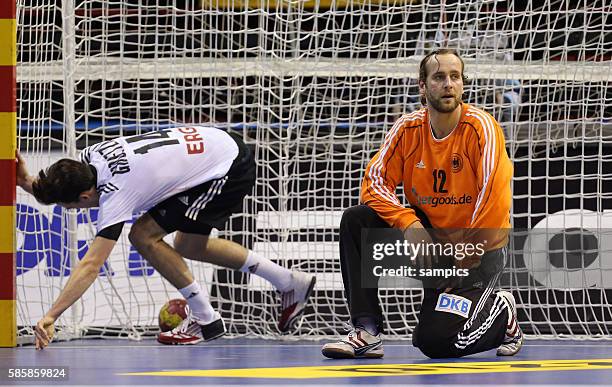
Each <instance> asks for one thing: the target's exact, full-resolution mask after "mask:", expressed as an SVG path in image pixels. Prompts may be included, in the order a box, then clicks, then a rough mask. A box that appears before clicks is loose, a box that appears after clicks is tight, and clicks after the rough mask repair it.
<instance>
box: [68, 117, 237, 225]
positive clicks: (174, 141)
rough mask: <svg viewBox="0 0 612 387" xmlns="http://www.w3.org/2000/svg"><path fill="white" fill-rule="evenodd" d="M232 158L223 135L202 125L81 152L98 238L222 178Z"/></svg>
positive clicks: (121, 140) (232, 151) (234, 149)
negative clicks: (89, 169)
mask: <svg viewBox="0 0 612 387" xmlns="http://www.w3.org/2000/svg"><path fill="white" fill-rule="evenodd" d="M237 155H238V145H237V144H236V142H235V141H234V140H233V139H232V138H231V137H230V136H229V135H228V134H227V133H226V132H224V131H222V130H219V129H216V128H212V127H204V126H188V127H177V128H172V129H164V130H160V131H157V132H149V133H146V134H142V135H137V136H129V137H120V138H116V139H113V140H108V141H104V142H101V143H99V144H95V145H92V146H90V147H87V148H85V149H84V150H83V151H82V152H81V155H80V158H81V161H82V162H85V163H88V164H90V165H92V166H93V167H95V169H96V171H97V174H98V175H97V184H96V190H97V191H98V193H99V194H100V206H99V213H98V225H97V229H98V233H99V232H100V231H101V230H103V229H105V228H106V227H109V226H113V225H116V224H120V223H122V222H125V221H128V220H130V219H131V218H132V214H134V213H139V212H141V211H147V210H149V209H150V208H152V207H153V206H155V205H156V204H157V203H159V202H161V201H163V200H165V199H167V198H169V197H170V196H173V195H175V194H177V193H180V192H183V191H186V190H188V189H189V188H192V187H194V186H196V185H199V184H202V183H205V182H207V181H209V180H213V179H218V178H221V177H223V176H224V175H225V174H226V173H227V171H228V170H229V169H230V167H231V165H232V162H233V160H234V159H235V158H236V156H237Z"/></svg>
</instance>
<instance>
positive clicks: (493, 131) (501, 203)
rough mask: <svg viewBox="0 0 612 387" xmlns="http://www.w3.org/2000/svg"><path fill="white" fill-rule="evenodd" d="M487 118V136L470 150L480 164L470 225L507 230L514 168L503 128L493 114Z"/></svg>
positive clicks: (483, 136)
mask: <svg viewBox="0 0 612 387" xmlns="http://www.w3.org/2000/svg"><path fill="white" fill-rule="evenodd" d="M486 118H488V120H483V121H481V124H482V126H483V135H482V136H480V139H479V140H478V147H474V148H473V149H472V151H471V152H470V153H471V156H470V157H471V158H472V160H474V161H475V163H476V166H477V181H478V196H477V197H476V204H475V206H474V212H473V214H472V219H471V222H470V228H482V229H485V228H486V229H507V228H509V227H510V206H511V204H512V192H511V189H510V182H511V180H512V175H513V168H512V163H511V162H510V159H509V158H508V154H507V153H506V144H505V141H504V134H503V131H502V129H501V128H500V126H499V124H498V123H497V122H496V121H495V120H494V119H493V117H491V116H487V117H486Z"/></svg>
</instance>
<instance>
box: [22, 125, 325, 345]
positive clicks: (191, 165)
mask: <svg viewBox="0 0 612 387" xmlns="http://www.w3.org/2000/svg"><path fill="white" fill-rule="evenodd" d="M17 163H18V164H17V184H18V185H19V186H20V187H22V188H23V189H24V190H25V191H27V192H29V193H31V194H33V195H34V196H35V197H36V199H37V200H38V201H39V202H41V203H44V204H51V203H57V204H59V205H61V206H63V207H64V208H90V207H99V208H100V210H99V213H98V214H99V215H98V224H97V235H96V237H95V239H94V240H93V242H92V243H91V244H90V246H89V249H88V250H87V253H86V254H85V257H84V258H83V259H82V260H81V261H80V263H79V264H78V265H77V267H76V268H75V269H74V271H73V272H72V274H71V276H70V278H69V279H68V282H67V283H66V286H65V287H64V289H63V290H62V292H61V293H60V295H59V296H58V298H57V299H56V300H55V302H54V304H53V306H52V307H51V309H50V310H49V311H48V312H47V313H46V315H45V316H44V317H43V318H42V319H41V320H40V321H39V322H38V323H37V325H36V328H35V332H36V347H37V348H38V349H42V348H45V347H46V346H47V345H49V343H50V341H51V339H52V337H53V333H54V323H55V321H56V319H57V318H58V317H59V316H60V315H61V314H62V313H63V312H64V311H65V310H66V309H67V308H68V307H70V306H71V305H72V304H73V303H74V302H75V301H77V300H78V299H79V298H80V297H81V296H82V295H83V293H85V291H86V290H87V288H89V286H90V285H91V284H92V283H93V281H94V280H95V279H96V277H97V276H98V273H99V271H100V267H101V266H102V265H103V263H104V262H105V261H106V259H107V258H108V256H109V255H110V253H111V251H112V249H113V247H114V246H115V243H116V242H117V239H118V238H119V235H120V234H121V231H122V228H123V224H124V222H126V221H128V220H130V219H131V218H132V216H133V214H134V213H140V212H142V211H147V212H146V213H145V214H144V215H142V216H141V217H140V218H139V219H138V220H137V221H136V222H135V223H134V224H133V226H132V229H131V231H130V234H129V240H130V242H131V243H132V245H133V246H134V247H135V248H136V249H137V250H138V252H139V253H140V254H141V255H142V256H143V257H144V258H145V259H146V260H147V261H149V262H150V263H151V265H152V266H153V267H154V268H155V269H156V270H157V271H158V272H159V273H160V274H161V275H162V276H163V277H164V278H165V279H167V280H168V281H169V282H170V283H171V284H172V285H174V286H175V287H176V288H177V289H178V290H179V292H180V293H181V294H182V295H183V297H185V299H186V300H187V304H188V305H189V315H188V317H187V318H186V319H185V320H184V321H183V323H182V324H181V325H180V326H179V327H177V328H175V329H174V330H172V331H169V332H164V333H161V334H160V335H159V336H158V341H159V342H160V343H163V344H196V343H199V342H201V341H202V340H205V341H208V340H212V339H215V338H217V337H220V336H222V335H223V334H224V333H225V325H224V323H223V320H222V319H221V316H220V315H219V313H217V312H216V311H215V310H214V309H213V308H212V306H211V304H210V301H209V297H208V293H207V292H206V290H205V289H202V288H201V287H200V285H199V284H198V283H197V282H196V281H195V280H194V278H193V275H192V274H191V272H190V271H189V269H188V267H187V265H186V264H185V261H184V260H183V259H182V257H185V258H189V259H193V260H197V261H203V262H210V263H213V264H216V265H221V266H224V267H228V268H232V269H236V270H240V271H242V272H248V273H251V274H255V275H258V276H261V277H263V278H265V279H266V280H268V281H269V282H270V283H272V285H274V286H275V287H276V289H277V290H278V291H279V292H280V293H281V305H282V310H281V313H280V317H279V321H278V328H279V330H280V331H282V332H285V331H288V330H289V329H290V328H291V327H292V326H293V324H294V323H295V322H296V320H297V319H298V317H299V316H300V315H301V314H302V313H303V311H304V307H305V304H306V302H307V300H308V298H309V296H310V293H311V292H312V289H313V287H314V284H315V276H314V275H311V274H306V273H301V272H298V271H293V272H292V271H290V270H288V269H286V268H283V267H281V266H279V265H277V264H275V263H273V262H271V261H270V260H268V259H266V258H264V257H262V256H260V255H258V254H256V253H254V252H253V251H249V250H247V249H245V248H244V247H242V246H241V245H239V244H237V243H234V242H232V241H229V240H224V239H219V238H209V237H208V236H209V234H210V232H211V230H212V228H222V227H223V226H224V224H225V222H226V220H227V219H228V218H229V216H230V215H231V214H233V213H235V212H237V211H239V210H240V209H241V208H242V199H243V198H244V197H245V195H247V194H248V193H249V192H251V189H252V187H253V184H254V182H255V162H254V159H253V155H252V152H251V151H250V150H249V149H248V148H247V146H246V145H245V144H244V143H243V142H242V141H241V140H240V139H239V138H237V137H236V136H231V135H229V134H228V133H226V132H224V131H221V130H218V129H215V128H210V127H202V126H191V127H177V128H172V129H164V130H160V131H157V132H151V133H147V134H143V135H139V136H130V137H120V138H116V139H114V140H109V141H104V142H101V143H99V144H95V145H92V146H90V147H88V148H86V149H84V150H83V151H82V152H81V155H80V161H76V160H70V159H62V160H59V161H58V162H56V163H54V164H52V165H51V166H50V167H49V168H47V169H46V170H42V171H40V172H39V174H38V176H37V177H32V176H30V175H29V174H28V171H27V168H26V166H25V163H24V161H23V158H22V157H21V155H19V154H17ZM174 231H176V236H175V239H174V247H171V246H170V245H168V244H167V243H166V242H164V240H163V238H164V236H166V235H167V234H169V233H172V232H174Z"/></svg>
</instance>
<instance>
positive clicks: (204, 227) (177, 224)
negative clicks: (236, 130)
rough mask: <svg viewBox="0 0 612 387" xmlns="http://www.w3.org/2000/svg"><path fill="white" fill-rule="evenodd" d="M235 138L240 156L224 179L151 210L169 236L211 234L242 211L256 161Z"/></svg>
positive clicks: (190, 191)
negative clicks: (174, 234)
mask: <svg viewBox="0 0 612 387" xmlns="http://www.w3.org/2000/svg"><path fill="white" fill-rule="evenodd" d="M231 136H232V138H233V139H234V141H236V144H238V156H236V158H235V159H234V162H233V163H232V166H231V167H230V169H229V171H228V172H227V174H226V175H225V176H224V177H222V178H220V179H215V180H211V181H207V182H206V183H203V184H200V185H198V186H195V187H193V188H190V189H188V190H187V191H184V192H181V193H178V194H176V195H174V196H171V197H169V198H168V199H166V200H164V201H163V202H161V203H159V204H157V205H156V206H155V207H153V208H151V209H150V210H149V211H148V213H149V214H150V215H151V217H153V219H155V221H156V222H157V224H159V225H160V226H161V227H162V228H163V229H164V230H165V231H166V232H167V233H168V234H170V233H172V232H174V231H177V230H178V231H182V232H185V233H190V234H200V235H209V234H210V231H211V230H212V229H213V228H216V229H223V227H224V225H225V223H226V222H227V219H228V218H229V217H230V216H231V215H232V214H235V213H237V212H240V211H241V210H242V199H243V198H244V197H245V196H246V195H247V194H249V193H251V190H252V189H253V185H254V184H255V160H254V158H253V152H252V151H251V149H249V148H248V147H247V146H246V145H245V144H244V143H243V142H242V140H241V139H240V138H239V137H238V136H236V135H233V134H232V135H231Z"/></svg>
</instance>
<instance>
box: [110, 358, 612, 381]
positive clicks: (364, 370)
mask: <svg viewBox="0 0 612 387" xmlns="http://www.w3.org/2000/svg"><path fill="white" fill-rule="evenodd" d="M604 369H612V359H582V360H525V361H496V362H495V361H494V362H455V363H411V364H367V365H362V366H360V365H343V366H309V367H283V368H237V369H216V370H173V371H156V372H130V373H122V374H119V375H126V376H175V377H176V376H190V377H209V378H210V377H218V378H253V379H260V378H270V379H315V378H354V377H372V376H418V375H451V374H482V373H495V372H542V371H578V370H604Z"/></svg>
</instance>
